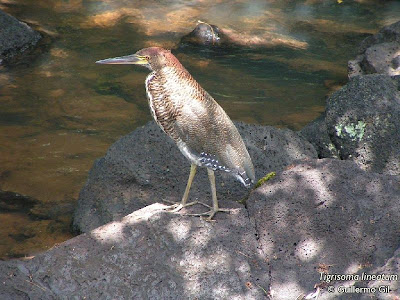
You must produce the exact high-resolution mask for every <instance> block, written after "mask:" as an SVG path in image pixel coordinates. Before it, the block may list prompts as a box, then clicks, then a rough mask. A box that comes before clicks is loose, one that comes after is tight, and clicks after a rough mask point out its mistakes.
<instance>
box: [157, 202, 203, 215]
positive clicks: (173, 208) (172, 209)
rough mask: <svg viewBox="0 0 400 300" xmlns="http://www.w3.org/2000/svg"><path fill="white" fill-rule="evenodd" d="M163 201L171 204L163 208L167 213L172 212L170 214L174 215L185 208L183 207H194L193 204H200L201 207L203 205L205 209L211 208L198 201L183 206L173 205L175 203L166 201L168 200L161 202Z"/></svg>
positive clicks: (179, 204)
mask: <svg viewBox="0 0 400 300" xmlns="http://www.w3.org/2000/svg"><path fill="white" fill-rule="evenodd" d="M163 201H164V202H167V203H172V205H170V206H167V207H166V208H165V209H166V210H168V211H169V212H172V213H176V212H178V211H180V210H181V209H182V208H185V207H188V206H192V205H195V204H201V205H203V206H205V207H208V208H211V207H210V205H207V204H205V203H203V202H199V201H193V202H189V203H185V204H182V203H175V202H172V201H168V200H163Z"/></svg>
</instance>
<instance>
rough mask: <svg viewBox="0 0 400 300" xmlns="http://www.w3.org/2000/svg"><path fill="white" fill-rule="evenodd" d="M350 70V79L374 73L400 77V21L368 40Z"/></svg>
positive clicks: (361, 47)
mask: <svg viewBox="0 0 400 300" xmlns="http://www.w3.org/2000/svg"><path fill="white" fill-rule="evenodd" d="M348 69H349V70H348V75H349V77H350V78H351V77H354V76H359V75H365V74H374V73H378V74H387V75H391V76H394V75H400V21H399V22H396V23H394V24H391V25H389V26H386V27H384V28H383V29H382V30H381V31H379V32H378V33H377V34H375V35H373V36H370V37H368V38H366V39H365V40H364V41H363V42H362V44H361V46H360V49H359V55H357V57H356V58H355V59H354V60H350V61H349V63H348Z"/></svg>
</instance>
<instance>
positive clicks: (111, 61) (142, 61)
mask: <svg viewBox="0 0 400 300" xmlns="http://www.w3.org/2000/svg"><path fill="white" fill-rule="evenodd" d="M148 63H149V61H148V60H147V59H146V57H145V56H140V55H136V54H132V55H126V56H120V57H114V58H107V59H102V60H98V61H96V64H103V65H147V64H148Z"/></svg>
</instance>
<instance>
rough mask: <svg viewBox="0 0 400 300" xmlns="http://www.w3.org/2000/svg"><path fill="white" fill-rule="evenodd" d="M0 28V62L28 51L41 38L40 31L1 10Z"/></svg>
mask: <svg viewBox="0 0 400 300" xmlns="http://www.w3.org/2000/svg"><path fill="white" fill-rule="evenodd" d="M0 28H1V30H0V64H1V63H2V61H10V60H14V59H16V58H17V57H18V56H20V55H21V54H23V53H26V52H28V51H29V50H30V49H32V48H33V47H34V46H35V45H36V44H37V43H38V42H39V40H40V39H41V35H40V33H38V32H36V31H35V30H33V29H32V28H31V27H29V26H28V25H27V24H25V23H23V22H20V21H18V20H17V19H16V18H14V17H12V16H10V15H9V14H6V13H5V12H3V11H2V10H0Z"/></svg>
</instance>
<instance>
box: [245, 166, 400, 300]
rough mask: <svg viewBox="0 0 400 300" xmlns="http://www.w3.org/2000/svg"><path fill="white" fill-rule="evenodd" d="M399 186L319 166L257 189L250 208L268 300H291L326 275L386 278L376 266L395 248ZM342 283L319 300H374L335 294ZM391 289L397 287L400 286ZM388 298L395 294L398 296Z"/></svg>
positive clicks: (393, 179)
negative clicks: (267, 275) (267, 274)
mask: <svg viewBox="0 0 400 300" xmlns="http://www.w3.org/2000/svg"><path fill="white" fill-rule="evenodd" d="M399 180H400V177H398V176H390V175H378V174H374V173H369V172H363V171H362V170H360V168H359V167H358V166H357V165H356V164H354V163H352V162H349V161H340V160H334V159H323V160H310V161H307V162H304V163H301V164H298V165H296V166H295V167H294V168H292V169H290V170H286V171H284V172H282V173H280V174H278V175H277V177H275V178H274V179H273V180H271V181H270V182H268V183H267V184H265V185H264V186H262V187H261V188H259V189H257V190H256V191H255V192H254V193H253V194H252V196H251V197H250V198H249V200H248V201H247V207H248V210H249V215H250V217H251V219H252V220H253V222H254V224H255V227H256V228H257V234H258V238H259V243H260V247H261V250H262V253H263V255H264V257H267V258H268V259H269V262H270V268H271V279H270V281H271V286H270V290H271V293H272V294H273V295H275V296H274V297H273V299H296V297H295V296H294V295H298V294H301V293H303V294H304V293H305V291H307V290H312V289H313V286H314V285H315V284H319V283H320V274H319V272H323V271H324V270H326V271H328V272H329V273H330V274H361V273H362V272H365V273H368V274H378V273H381V271H382V272H383V271H384V270H385V269H379V268H378V266H379V267H380V266H383V265H385V264H388V263H389V262H390V260H391V259H392V260H393V259H396V258H391V257H392V256H393V254H394V252H395V251H396V249H397V248H398V247H399V243H400V236H399V234H398V232H399V229H400V220H399V219H398V218H399V217H400V211H399V209H400V181H399ZM396 272H397V273H396ZM399 272H400V269H399V267H398V266H397V267H396V268H392V269H391V270H390V273H391V274H399V277H400V273H399ZM399 280H400V278H399ZM344 283H345V282H343V281H336V282H333V283H331V284H333V285H334V286H335V287H336V292H335V293H331V294H329V293H327V292H325V293H324V294H323V295H322V297H320V298H319V299H364V298H365V299H371V298H369V296H370V295H367V294H365V295H362V297H360V295H359V294H357V295H355V296H354V298H351V295H349V294H344V295H340V294H339V293H338V292H337V288H338V286H340V285H344ZM368 283H369V282H368V281H362V282H359V283H358V284H361V285H362V286H366V285H367V284H368ZM373 283H374V282H373V281H371V284H373ZM391 283H392V284H393V287H395V285H396V287H397V288H398V284H399V282H397V281H393V282H391ZM349 284H350V283H349ZM390 295H391V296H393V295H400V290H399V289H397V290H395V291H393V292H392V293H391V294H390ZM293 296H294V297H293ZM339 296H342V297H343V298H339ZM375 296H378V297H377V298H378V299H384V297H387V295H384V294H382V295H375ZM363 297H364V298H363ZM372 299H376V298H372Z"/></svg>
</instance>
